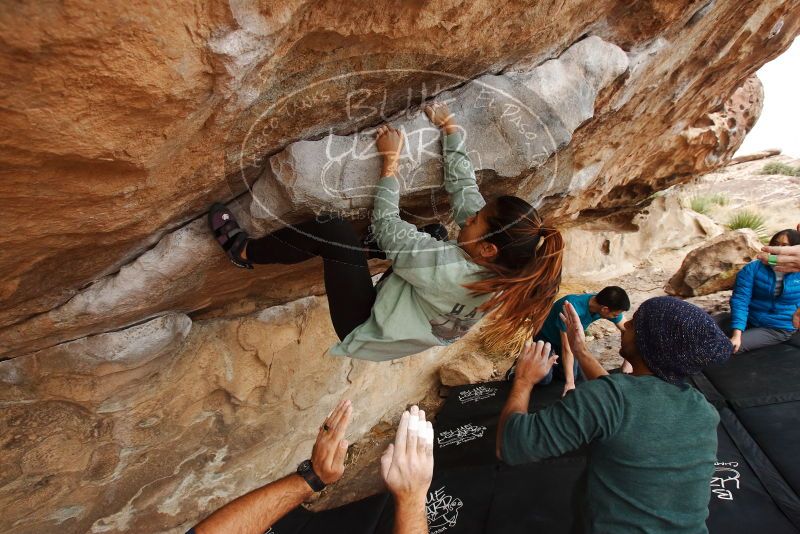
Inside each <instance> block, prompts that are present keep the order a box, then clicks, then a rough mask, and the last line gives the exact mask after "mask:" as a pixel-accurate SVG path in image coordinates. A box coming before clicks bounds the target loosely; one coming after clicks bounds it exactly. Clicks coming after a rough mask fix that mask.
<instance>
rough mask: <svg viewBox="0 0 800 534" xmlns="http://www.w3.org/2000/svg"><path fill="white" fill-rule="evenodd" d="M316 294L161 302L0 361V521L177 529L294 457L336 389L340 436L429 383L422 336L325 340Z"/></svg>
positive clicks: (431, 359)
mask: <svg viewBox="0 0 800 534" xmlns="http://www.w3.org/2000/svg"><path fill="white" fill-rule="evenodd" d="M334 338H335V335H334V333H333V329H332V327H331V326H330V320H329V318H328V310H327V306H325V304H324V299H319V298H318V297H307V298H304V299H301V300H298V301H295V302H293V303H291V304H288V305H284V306H278V307H273V308H269V309H267V310H265V311H263V312H257V313H255V314H251V315H248V316H245V317H242V318H240V319H236V320H229V319H216V320H210V321H200V322H197V323H195V324H194V325H192V323H191V321H190V320H189V318H188V317H186V316H185V315H178V314H175V315H168V316H165V317H162V318H158V319H154V320H152V321H149V322H146V323H144V324H142V325H139V326H135V327H132V328H129V329H126V330H124V331H121V332H115V333H107V334H100V335H97V336H93V337H89V338H84V339H81V340H78V341H74V342H71V343H65V344H62V345H60V346H58V347H56V348H52V349H47V350H44V351H40V352H36V353H33V354H30V355H27V356H25V357H22V358H18V359H15V360H11V361H7V362H4V363H3V365H2V367H0V405H2V407H3V409H2V411H1V412H0V428H2V429H4V430H3V434H2V437H0V505H2V508H3V514H2V517H0V531H2V532H8V533H22V532H26V533H32V532H46V531H48V530H58V531H61V532H162V531H168V530H170V529H174V531H175V532H183V531H185V529H186V528H187V526H188V524H189V523H191V522H193V521H197V520H198V518H199V517H202V516H203V515H205V514H207V513H209V512H210V511H211V510H213V509H214V508H215V507H217V506H219V505H220V504H222V503H223V502H225V501H226V500H229V499H230V498H231V497H233V496H236V495H239V494H241V493H243V492H245V491H247V490H248V489H251V488H253V487H256V486H257V485H260V484H262V483H263V482H264V481H265V480H270V479H273V478H277V477H279V476H281V475H283V474H285V473H286V471H287V470H288V469H290V468H291V466H293V465H296V464H297V463H299V462H300V461H301V460H302V459H303V458H305V457H307V456H308V454H309V452H310V448H311V445H312V443H313V439H314V437H315V435H316V428H317V427H318V426H319V424H320V421H322V420H323V419H324V417H325V416H326V415H327V413H328V411H329V410H330V409H331V408H332V407H333V405H334V404H335V403H336V402H337V401H338V399H339V398H340V397H342V396H347V397H348V398H351V399H352V400H353V403H354V409H355V410H354V411H355V419H354V422H353V424H352V426H351V429H350V431H349V432H348V438H349V439H350V440H351V441H355V440H356V439H358V438H359V437H360V436H361V435H363V434H364V433H365V432H366V431H367V430H369V429H370V428H372V427H373V426H374V425H376V424H377V423H379V422H380V421H381V419H383V418H387V419H388V420H392V419H394V418H395V416H396V415H397V413H399V410H400V408H401V407H402V406H404V405H405V402H406V401H412V400H413V401H418V400H420V399H423V398H424V397H425V396H426V395H427V394H428V393H429V392H431V391H435V390H436V387H437V384H438V381H437V373H436V362H437V361H446V360H447V358H448V357H450V355H453V356H457V352H456V351H449V352H448V351H443V350H438V349H437V350H431V351H428V352H426V353H423V354H421V355H418V356H415V357H413V358H406V359H403V360H400V361H397V362H396V363H391V362H386V363H385V364H375V363H372V362H364V361H358V360H351V359H349V358H332V357H328V356H325V355H324V354H325V351H326V349H327V347H328V345H329V344H330V343H332V342H333V340H334Z"/></svg>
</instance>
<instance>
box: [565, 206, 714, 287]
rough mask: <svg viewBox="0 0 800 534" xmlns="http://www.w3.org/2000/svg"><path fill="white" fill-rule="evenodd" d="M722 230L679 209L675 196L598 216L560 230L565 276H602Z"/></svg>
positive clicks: (617, 273) (626, 270) (594, 277)
mask: <svg viewBox="0 0 800 534" xmlns="http://www.w3.org/2000/svg"><path fill="white" fill-rule="evenodd" d="M721 233H722V228H721V227H720V225H718V224H716V223H715V222H714V221H712V220H711V219H709V218H708V217H706V216H705V215H701V214H699V213H695V212H693V211H689V210H685V209H682V208H681V199H680V197H678V196H676V195H670V196H659V197H656V198H655V199H653V202H651V203H650V205H648V206H647V207H646V208H643V209H640V210H631V211H630V212H628V213H624V212H618V213H615V214H612V215H607V216H604V217H597V218H596V219H595V220H593V221H591V222H585V223H583V224H580V225H576V226H572V227H568V228H566V229H565V230H564V242H565V245H566V249H565V258H566V260H565V263H564V275H565V276H567V277H572V278H578V277H580V278H586V279H592V280H603V279H606V278H611V277H614V276H620V275H622V274H625V273H628V272H630V271H632V270H634V269H635V268H636V266H637V265H638V264H639V263H640V262H641V261H642V260H643V259H645V258H647V257H648V256H649V255H651V254H652V253H654V252H656V251H657V250H664V249H667V250H669V249H671V250H679V249H682V248H684V247H686V246H690V245H693V244H697V243H700V242H702V241H705V240H707V239H709V238H712V237H716V236H717V235H719V234H721Z"/></svg>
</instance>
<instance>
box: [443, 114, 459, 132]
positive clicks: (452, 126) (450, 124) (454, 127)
mask: <svg viewBox="0 0 800 534" xmlns="http://www.w3.org/2000/svg"><path fill="white" fill-rule="evenodd" d="M442 130H443V131H444V133H445V135H450V134H451V133H456V132H458V131H460V130H461V127H460V126H459V125H458V124H456V121H455V118H453V117H450V118H449V119H448V120H447V122H445V123H444V125H443V126H442Z"/></svg>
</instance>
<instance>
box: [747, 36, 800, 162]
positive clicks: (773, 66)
mask: <svg viewBox="0 0 800 534" xmlns="http://www.w3.org/2000/svg"><path fill="white" fill-rule="evenodd" d="M758 77H759V78H760V79H761V83H763V84H764V110H763V111H762V112H761V117H760V118H759V119H758V122H756V125H755V126H754V127H753V129H752V130H750V133H749V134H747V137H745V140H744V143H742V146H741V147H739V150H738V151H737V152H736V155H737V156H741V155H744V154H751V153H753V152H758V151H760V150H766V149H768V148H780V149H781V150H782V151H783V153H784V154H786V155H788V156H792V157H795V158H800V102H799V101H800V97H799V96H798V95H800V39H795V41H794V43H792V46H791V47H789V49H788V50H787V51H786V52H784V53H783V54H781V55H780V56H778V57H777V58H775V59H774V60H773V61H770V62H769V63H767V64H766V65H764V66H763V67H761V68H760V69H759V70H758Z"/></svg>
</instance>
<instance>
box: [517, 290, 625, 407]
mask: <svg viewBox="0 0 800 534" xmlns="http://www.w3.org/2000/svg"><path fill="white" fill-rule="evenodd" d="M565 302H569V303H570V304H572V307H573V308H575V311H576V312H577V313H578V316H579V317H580V318H581V324H582V325H583V328H584V330H585V329H586V328H588V327H589V325H590V324H592V323H593V322H595V321H597V320H598V319H608V320H609V321H611V322H612V323H614V324H615V325H616V327H617V329H618V330H619V331H620V332H624V331H625V327H624V326H623V324H624V323H623V319H624V318H625V315H624V312H626V311H628V310H630V309H631V301H630V299H629V298H628V294H627V293H626V292H625V290H624V289H622V288H621V287H618V286H608V287H605V288H603V289H602V291H600V292H599V293H596V294H595V293H586V294H583V295H566V296H564V297H561V298H560V299H558V300H557V301H555V303H553V306H552V307H551V308H550V312H549V313H548V315H547V318H546V319H545V320H544V323H543V324H542V328H541V329H540V330H539V332H538V333H537V334H536V336H534V338H533V339H534V341H544V342H546V343H550V345H551V347H552V350H553V352H554V353H555V354H557V355H558V356H560V358H559V359H558V361H557V362H556V363H555V365H553V367H552V368H551V369H550V372H549V373H547V376H545V377H544V378H543V379H542V381H541V382H539V383H540V384H542V385H547V384H549V383H550V382H552V381H553V376H554V375H555V376H556V377H558V378H560V379H562V380H564V382H565V384H564V391H563V393H562V396H564V395H566V394H567V393H569V392H570V391H572V390H573V389H575V379H576V378H578V377H580V376H581V369H580V366H579V365H578V362H577V361H576V360H575V357H574V356H573V354H572V350H571V349H570V346H569V340H568V339H567V332H566V330H567V327H566V325H565V324H564V321H562V320H561V319H560V317H559V315H560V314H561V313H563V310H564V303H565ZM622 372H624V373H630V372H631V364H630V363H629V362H628V361H626V360H624V359H623V360H622ZM513 374H514V368H513V367H512V368H511V369H510V370H509V372H508V375H507V376H508V378H509V379H511V377H512V376H513Z"/></svg>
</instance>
